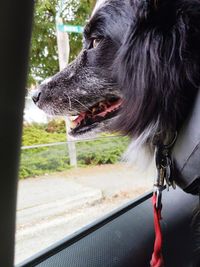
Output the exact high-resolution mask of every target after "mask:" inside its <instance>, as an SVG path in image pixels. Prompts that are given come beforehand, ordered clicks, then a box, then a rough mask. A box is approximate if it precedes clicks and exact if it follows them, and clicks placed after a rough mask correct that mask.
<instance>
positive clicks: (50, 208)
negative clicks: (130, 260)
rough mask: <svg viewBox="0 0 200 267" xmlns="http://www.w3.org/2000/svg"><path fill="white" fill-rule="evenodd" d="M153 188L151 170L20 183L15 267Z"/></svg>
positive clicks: (109, 169)
mask: <svg viewBox="0 0 200 267" xmlns="http://www.w3.org/2000/svg"><path fill="white" fill-rule="evenodd" d="M152 183H153V170H152V167H150V168H149V169H148V170H147V171H146V172H145V173H144V172H139V171H138V170H136V169H134V168H130V167H128V166H125V165H120V164H117V165H103V166H95V167H90V168H81V169H80V168H79V169H73V170H70V171H66V172H62V173H57V174H54V175H48V176H42V177H38V178H31V179H26V180H21V181H20V182H19V191H18V205H17V235H16V237H17V238H16V241H17V246H16V263H18V262H21V261H22V260H23V259H25V258H27V257H29V256H31V255H33V254H35V253H36V252H38V251H40V250H41V249H44V248H46V247H47V246H49V245H51V244H52V243H54V242H56V241H58V240H60V239H62V238H64V237H66V236H67V235H68V234H70V233H72V232H74V231H76V230H77V229H79V228H81V227H83V226H84V225H86V224H88V223H90V222H92V221H94V220H95V219H97V218H99V217H101V216H102V215H104V214H106V213H108V212H110V211H111V210H113V209H114V208H116V207H119V206H120V205H122V204H123V203H125V202H127V201H129V200H130V199H133V198H134V197H137V196H138V195H140V194H142V193H144V192H145V191H148V190H150V189H151V187H152ZM41 236H42V239H41Z"/></svg>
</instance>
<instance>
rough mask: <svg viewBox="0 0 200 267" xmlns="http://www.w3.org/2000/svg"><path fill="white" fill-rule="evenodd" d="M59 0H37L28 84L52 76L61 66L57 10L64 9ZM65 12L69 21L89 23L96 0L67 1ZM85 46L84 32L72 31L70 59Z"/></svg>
mask: <svg viewBox="0 0 200 267" xmlns="http://www.w3.org/2000/svg"><path fill="white" fill-rule="evenodd" d="M60 2H61V1H59V0H37V1H36V3H35V13H34V24H33V33H32V44H31V55H30V65H29V76H28V85H29V86H30V85H31V84H36V83H37V82H38V81H40V80H44V79H45V78H47V77H49V76H52V75H53V74H55V73H56V72H57V71H58V70H59V65H58V54H57V41H56V14H57V12H58V11H59V9H60V6H59V4H60ZM63 2H64V6H63V7H62V9H63V10H62V12H61V14H60V15H61V16H62V17H63V20H64V22H65V23H69V24H77V25H83V26H84V25H85V23H86V21H87V20H88V18H89V14H90V13H91V9H92V8H93V6H94V4H95V2H96V1H95V0H68V1H63ZM81 47H82V36H81V34H74V33H71V34H70V60H72V59H74V58H75V57H76V56H77V54H78V53H79V51H80V50H81Z"/></svg>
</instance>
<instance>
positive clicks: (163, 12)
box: [130, 0, 176, 26]
mask: <svg viewBox="0 0 200 267" xmlns="http://www.w3.org/2000/svg"><path fill="white" fill-rule="evenodd" d="M174 2H175V1H174V0H130V5H131V6H132V8H133V13H134V16H135V17H136V18H137V21H138V22H141V23H148V24H152V25H154V26H155V25H160V24H162V22H164V23H165V25H167V24H172V23H173V21H174V18H175V10H176V9H175V8H174V5H175V4H174Z"/></svg>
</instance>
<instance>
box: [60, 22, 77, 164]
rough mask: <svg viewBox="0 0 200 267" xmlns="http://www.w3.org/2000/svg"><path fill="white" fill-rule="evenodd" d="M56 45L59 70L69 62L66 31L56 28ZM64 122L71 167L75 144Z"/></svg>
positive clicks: (73, 162) (75, 159)
mask: <svg viewBox="0 0 200 267" xmlns="http://www.w3.org/2000/svg"><path fill="white" fill-rule="evenodd" d="M56 24H63V21H62V18H57V20H56ZM57 45H58V58H59V68H60V70H63V69H64V68H65V67H66V66H67V64H68V62H69V52H70V46H69V35H68V33H67V32H61V31H59V30H58V29H57ZM65 124H66V135H67V141H71V142H70V143H68V150H69V158H70V165H71V166H73V167H77V157H76V144H75V142H73V140H72V138H71V136H70V135H69V134H68V132H69V126H68V122H67V120H65Z"/></svg>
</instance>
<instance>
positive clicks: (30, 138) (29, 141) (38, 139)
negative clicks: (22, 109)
mask: <svg viewBox="0 0 200 267" xmlns="http://www.w3.org/2000/svg"><path fill="white" fill-rule="evenodd" d="M53 124H55V125H56V123H55V122H54V121H53V122H51V123H49V124H46V125H40V124H31V125H27V126H24V129H23V135H22V145H23V146H31V145H38V144H48V143H54V142H58V141H59V142H65V141H66V133H65V129H63V122H60V123H58V124H57V125H56V126H55V128H54V130H53V126H52V125H53ZM50 129H51V130H50Z"/></svg>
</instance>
